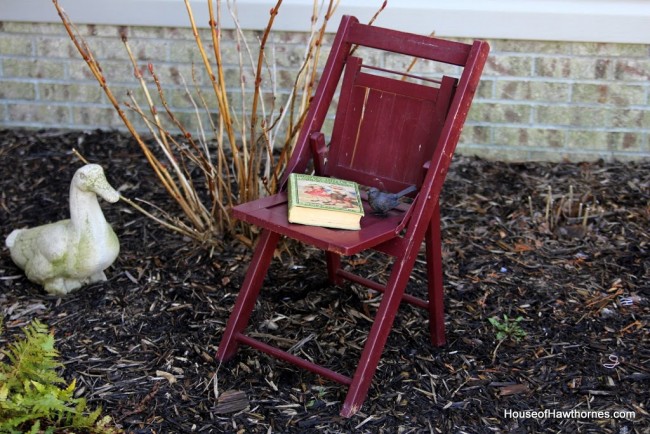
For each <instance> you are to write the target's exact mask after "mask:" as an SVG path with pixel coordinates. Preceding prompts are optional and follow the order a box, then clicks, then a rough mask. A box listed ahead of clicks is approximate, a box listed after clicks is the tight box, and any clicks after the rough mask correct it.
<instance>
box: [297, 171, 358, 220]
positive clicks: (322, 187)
mask: <svg viewBox="0 0 650 434" xmlns="http://www.w3.org/2000/svg"><path fill="white" fill-rule="evenodd" d="M288 196H289V222H290V223H299V224H304V225H310V226H323V227H328V228H335V229H350V230H358V229H361V226H360V221H361V217H362V216H363V215H364V213H363V205H362V204H361V196H360V194H359V184H357V183H356V182H353V181H346V180H343V179H336V178H326V177H322V176H312V175H305V174H301V173H292V174H290V175H289V191H288Z"/></svg>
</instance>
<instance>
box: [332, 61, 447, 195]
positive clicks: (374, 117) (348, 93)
mask: <svg viewBox="0 0 650 434" xmlns="http://www.w3.org/2000/svg"><path fill="white" fill-rule="evenodd" d="M376 70H379V72H381V73H384V75H378V74H376V73H373V72H375V71H376ZM367 71H372V72H367ZM386 73H393V75H398V76H401V78H399V79H398V78H393V77H391V76H386V75H385V74H386ZM407 78H419V79H422V77H416V76H413V75H411V74H401V73H399V72H396V71H389V70H386V69H382V68H376V67H368V68H364V65H363V64H362V60H361V59H360V58H358V57H350V58H348V60H347V62H346V67H345V74H344V77H343V82H342V86H341V91H340V93H339V102H338V107H337V111H336V118H335V121H334V128H333V131H332V137H331V141H330V146H329V152H328V158H327V165H326V166H325V174H326V175H328V176H333V177H336V178H343V179H349V180H353V181H357V182H359V183H360V184H363V185H366V186H372V187H377V188H379V189H381V190H388V191H399V190H402V189H404V188H405V187H408V186H409V185H413V184H415V185H417V186H418V187H419V186H420V185H421V183H422V180H423V175H424V170H423V165H424V164H425V163H426V162H428V161H430V160H431V157H432V155H433V151H434V149H435V147H436V144H437V143H438V138H439V137H440V132H441V130H442V126H443V124H444V121H445V119H446V117H447V113H448V109H449V105H450V103H451V97H452V96H453V93H454V90H455V86H456V79H454V78H452V77H447V76H445V77H443V78H442V80H429V79H424V80H425V83H426V84H420V83H416V82H411V81H407V80H405V79H407Z"/></svg>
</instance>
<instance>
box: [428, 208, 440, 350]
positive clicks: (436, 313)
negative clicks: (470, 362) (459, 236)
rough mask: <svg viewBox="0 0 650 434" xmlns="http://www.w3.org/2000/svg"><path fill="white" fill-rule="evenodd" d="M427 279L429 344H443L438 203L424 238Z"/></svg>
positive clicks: (438, 345)
mask: <svg viewBox="0 0 650 434" xmlns="http://www.w3.org/2000/svg"><path fill="white" fill-rule="evenodd" d="M425 247H426V259H427V261H426V262H427V278H428V285H429V306H428V310H429V333H430V335H431V343H432V344H433V345H434V346H437V347H440V346H443V345H444V344H445V304H444V298H443V292H444V287H443V281H442V278H443V273H442V241H441V237H440V203H438V204H437V205H436V207H435V209H434V211H433V216H432V217H431V221H430V222H429V227H428V228H427V233H426V236H425Z"/></svg>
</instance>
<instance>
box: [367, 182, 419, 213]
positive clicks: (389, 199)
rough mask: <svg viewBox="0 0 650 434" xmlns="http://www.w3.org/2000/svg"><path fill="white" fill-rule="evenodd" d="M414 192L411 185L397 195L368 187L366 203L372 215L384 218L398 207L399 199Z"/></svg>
mask: <svg viewBox="0 0 650 434" xmlns="http://www.w3.org/2000/svg"><path fill="white" fill-rule="evenodd" d="M415 190H416V188H415V185H411V186H410V187H407V188H405V189H404V190H402V191H400V192H399V193H388V192H386V191H380V190H379V189H377V188H375V187H370V188H369V189H368V203H369V204H370V208H372V210H373V211H374V214H376V215H381V216H385V215H386V213H387V212H388V211H389V210H391V209H393V208H395V207H396V206H397V205H399V199H400V197H402V196H406V195H407V194H409V193H413V192H414V191H415Z"/></svg>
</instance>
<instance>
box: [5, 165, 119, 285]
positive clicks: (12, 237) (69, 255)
mask: <svg viewBox="0 0 650 434" xmlns="http://www.w3.org/2000/svg"><path fill="white" fill-rule="evenodd" d="M97 195H99V196H101V197H102V198H103V199H105V200H107V201H108V202H111V203H115V202H117V201H118V200H119V199H120V194H119V193H118V192H117V191H116V190H115V189H114V188H113V187H111V185H110V184H109V183H108V181H107V180H106V176H105V175H104V170H103V169H102V167H101V166H99V165H97V164H87V165H85V166H83V167H81V168H80V169H78V170H77V171H76V172H75V174H74V177H73V178H72V182H71V183H70V218H69V219H66V220H61V221H58V222H56V223H50V224H46V225H43V226H37V227H35V228H29V229H15V230H14V231H13V232H11V233H10V234H9V236H8V237H7V240H6V245H7V247H8V248H9V251H10V252H11V259H13V261H14V263H15V264H16V265H17V266H19V267H20V268H21V269H23V270H25V274H26V276H27V278H28V279H29V280H31V281H32V282H34V283H37V284H39V285H43V287H44V289H45V291H47V292H48V293H50V294H53V295H65V294H68V293H70V292H72V291H75V290H77V289H79V288H81V287H82V286H84V285H87V284H90V283H94V282H99V281H104V280H106V275H105V274H104V270H105V269H106V268H108V267H109V266H110V265H111V264H112V263H113V261H115V258H117V255H118V254H119V251H120V243H119V240H118V239H117V236H116V235H115V232H113V228H112V227H111V225H110V224H108V222H106V219H105V218H104V214H103V213H102V210H101V208H100V206H99V202H98V201H97Z"/></svg>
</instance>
